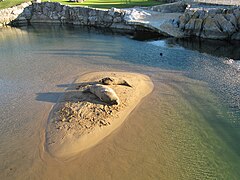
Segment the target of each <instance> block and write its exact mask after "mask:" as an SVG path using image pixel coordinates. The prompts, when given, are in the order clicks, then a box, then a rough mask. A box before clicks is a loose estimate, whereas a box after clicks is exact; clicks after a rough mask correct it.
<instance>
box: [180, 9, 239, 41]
mask: <svg viewBox="0 0 240 180" xmlns="http://www.w3.org/2000/svg"><path fill="white" fill-rule="evenodd" d="M178 23H179V28H180V29H181V30H182V31H183V32H184V34H185V35H186V36H192V37H201V38H208V39H224V40H230V39H232V40H240V7H239V6H229V7H226V8H221V7H220V8H219V7H213V8H201V7H200V8H191V7H189V8H187V9H186V11H185V12H184V14H183V15H181V16H180V17H179V22H178Z"/></svg>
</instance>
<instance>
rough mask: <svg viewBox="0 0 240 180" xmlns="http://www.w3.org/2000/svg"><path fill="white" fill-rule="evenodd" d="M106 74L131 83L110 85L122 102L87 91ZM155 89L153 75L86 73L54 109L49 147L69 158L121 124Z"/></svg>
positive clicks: (53, 153) (49, 133)
mask: <svg viewBox="0 0 240 180" xmlns="http://www.w3.org/2000/svg"><path fill="white" fill-rule="evenodd" d="M105 77H117V78H119V77H120V78H122V79H124V80H126V81H127V82H128V83H129V84H130V85H131V87H129V86H124V85H108V87H110V88H112V89H113V90H114V91H115V92H116V94H117V96H118V97H119V99H120V104H119V105H108V104H107V103H105V102H103V101H101V100H100V99H99V98H98V97H97V96H95V95H94V94H92V93H90V92H87V93H86V92H84V88H85V87H86V85H89V84H98V83H99V80H100V79H102V78H105ZM152 90H153V83H152V81H151V79H150V78H149V77H148V76H145V75H142V74H137V73H127V72H94V73H87V74H84V75H82V76H81V77H80V78H78V79H77V80H76V81H75V82H74V83H73V84H72V85H71V86H70V87H69V88H68V89H67V90H66V91H65V93H64V95H63V96H62V97H61V98H60V99H59V102H58V103H57V104H56V105H55V106H54V107H53V110H52V112H51V113H50V116H49V121H48V125H47V129H46V149H47V150H48V152H49V153H50V154H51V155H53V156H54V157H58V158H68V157H70V156H73V155H75V154H77V153H79V152H80V151H82V150H84V149H87V148H89V147H91V146H93V145H95V144H97V143H98V142H99V141H101V140H102V139H103V138H104V137H106V136H108V135H109V134H110V133H111V132H113V131H114V130H115V129H116V128H117V127H119V126H120V125H121V124H122V122H123V121H124V120H125V119H126V117H127V116H128V115H129V114H130V113H131V111H132V110H133V109H134V108H135V107H136V106H137V105H138V104H139V103H140V101H141V100H142V98H143V97H145V96H147V95H148V94H149V93H151V91H152Z"/></svg>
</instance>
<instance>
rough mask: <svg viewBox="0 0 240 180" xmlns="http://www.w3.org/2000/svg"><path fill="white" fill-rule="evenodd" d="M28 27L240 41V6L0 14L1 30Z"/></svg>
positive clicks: (55, 6)
mask: <svg viewBox="0 0 240 180" xmlns="http://www.w3.org/2000/svg"><path fill="white" fill-rule="evenodd" d="M31 23H62V24H74V25H85V26H95V27H104V28H115V29H124V30H132V31H135V30H145V31H150V32H157V33H159V34H162V35H164V36H172V37H177V38H185V37H199V38H206V39H220V40H240V6H226V5H223V6H219V5H210V4H209V5H206V4H198V3H190V4H188V3H185V2H175V3H170V4H164V5H159V6H154V7H150V8H131V9H116V8H112V9H109V10H102V9H101V10H100V9H94V8H88V7H71V6H67V5H62V4H60V3H52V2H43V3H33V4H32V3H31V2H29V3H23V4H21V5H18V6H15V7H12V8H7V9H3V10H0V26H5V25H15V26H16V25H26V24H31Z"/></svg>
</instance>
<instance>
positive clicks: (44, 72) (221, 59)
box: [0, 25, 240, 179]
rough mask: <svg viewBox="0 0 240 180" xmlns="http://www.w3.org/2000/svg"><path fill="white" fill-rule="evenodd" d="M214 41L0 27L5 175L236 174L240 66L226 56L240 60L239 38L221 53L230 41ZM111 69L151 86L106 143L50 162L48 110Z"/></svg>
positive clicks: (0, 154)
mask: <svg viewBox="0 0 240 180" xmlns="http://www.w3.org/2000/svg"><path fill="white" fill-rule="evenodd" d="M209 44H210V43H209V42H206V43H204V42H198V41H196V40H192V41H190V42H187V43H186V41H179V40H175V39H171V38H169V39H164V40H156V41H136V40H133V39H131V38H129V36H126V35H121V34H118V33H114V32H109V31H106V30H94V29H89V28H81V27H71V26H43V25H41V26H31V27H23V28H21V29H15V28H11V29H1V30H0V114H1V123H0V175H1V177H3V179H46V178H48V179H96V178H97V179H239V178H240V172H239V170H238V169H239V166H240V143H239V142H240V131H239V128H240V110H239V109H240V88H239V85H240V77H239V76H240V71H239V69H238V61H234V63H230V64H229V63H226V61H228V60H229V58H233V59H234V60H237V59H240V57H239V53H238V44H236V45H235V44H232V45H231V46H229V45H228V48H227V49H225V52H224V46H225V45H226V44H225V43H223V42H221V43H215V44H214V43H213V44H211V46H208V45H209ZM212 47H216V48H213V50H211V48H212ZM229 52H231V53H229ZM233 52H234V53H233ZM160 53H162V56H161V55H160ZM109 70H113V71H133V72H139V73H143V74H147V75H149V76H150V77H151V78H152V80H153V82H154V85H155V88H154V91H153V93H152V94H151V95H150V96H149V97H148V98H146V99H145V100H144V101H143V102H142V104H141V105H140V106H139V107H138V108H137V109H136V110H134V112H133V113H131V115H130V116H129V118H128V119H127V120H126V122H125V123H124V124H123V125H122V126H121V127H120V128H119V129H118V130H117V131H115V132H114V133H113V134H112V135H110V136H109V137H107V138H106V139H104V140H103V141H102V142H101V143H99V144H98V145H96V146H95V147H93V148H91V149H89V150H87V151H85V152H82V153H80V154H79V155H78V156H76V157H74V158H73V159H70V160H69V161H66V162H61V161H59V160H56V159H53V158H52V157H50V156H49V155H48V154H47V153H46V152H45V150H44V132H45V126H46V122H47V117H48V113H49V111H50V110H51V107H52V106H53V105H54V104H55V103H56V101H57V99H58V97H59V95H61V93H62V92H63V91H64V88H66V87H67V86H68V84H70V83H72V82H73V81H74V79H75V78H76V77H77V76H79V75H81V74H83V73H86V72H91V71H109Z"/></svg>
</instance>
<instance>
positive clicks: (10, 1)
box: [0, 0, 28, 9]
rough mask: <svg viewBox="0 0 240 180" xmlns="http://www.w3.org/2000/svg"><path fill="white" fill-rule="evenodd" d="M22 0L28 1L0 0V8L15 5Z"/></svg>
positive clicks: (26, 0)
mask: <svg viewBox="0 0 240 180" xmlns="http://www.w3.org/2000/svg"><path fill="white" fill-rule="evenodd" d="M24 2H28V0H4V1H1V0H0V9H5V8H9V7H12V6H16V5H18V4H21V3H24Z"/></svg>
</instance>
